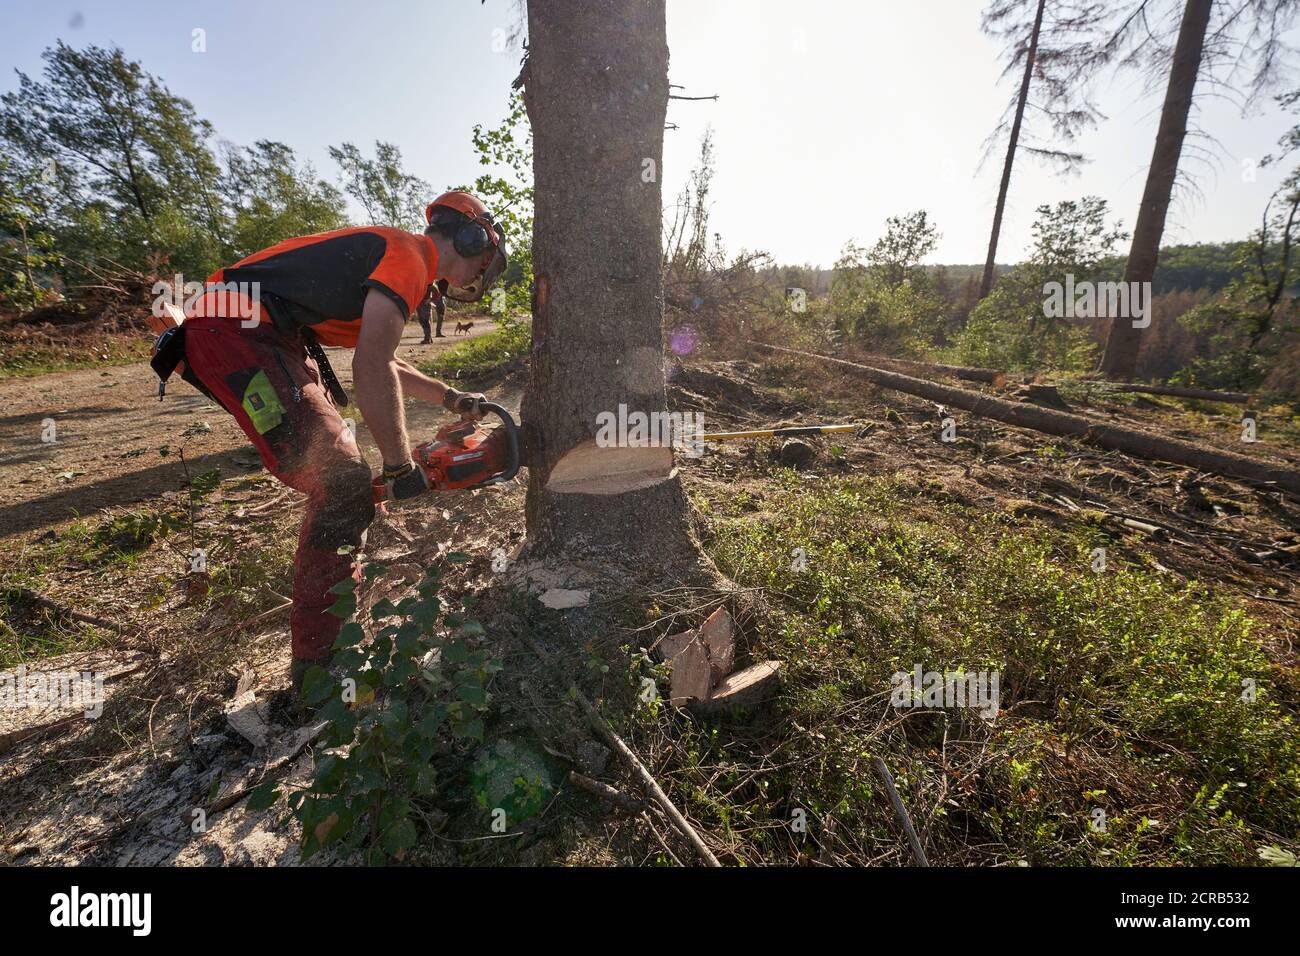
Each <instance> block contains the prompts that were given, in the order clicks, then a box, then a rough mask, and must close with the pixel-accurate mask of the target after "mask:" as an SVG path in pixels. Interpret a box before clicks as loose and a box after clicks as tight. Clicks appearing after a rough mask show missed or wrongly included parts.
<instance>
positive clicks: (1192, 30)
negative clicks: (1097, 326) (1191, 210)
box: [1101, 0, 1214, 380]
mask: <svg viewBox="0 0 1300 956" xmlns="http://www.w3.org/2000/svg"><path fill="white" fill-rule="evenodd" d="M1213 6H1214V3H1213V0H1187V5H1186V6H1185V7H1184V8H1183V21H1182V25H1181V26H1180V27H1179V29H1178V43H1177V45H1176V46H1175V47H1174V62H1173V67H1172V69H1171V70H1170V72H1169V88H1168V90H1167V91H1166V92H1165V103H1164V107H1163V108H1162V109H1161V111H1160V127H1159V129H1158V130H1157V131H1156V145H1155V150H1154V152H1153V153H1152V155H1151V168H1150V169H1149V170H1148V171H1147V184H1146V189H1145V190H1144V191H1143V193H1142V206H1141V208H1140V209H1139V210H1138V218H1137V225H1136V226H1134V227H1133V246H1132V248H1131V249H1130V251H1129V254H1128V264H1127V265H1126V266H1125V268H1124V281H1125V282H1128V283H1132V282H1150V281H1151V280H1152V279H1153V278H1154V277H1155V274H1156V263H1157V261H1158V260H1159V258H1160V238H1161V236H1162V235H1163V234H1164V231H1165V217H1166V216H1167V215H1168V213H1169V201H1170V199H1171V198H1172V197H1173V192H1174V182H1175V180H1176V179H1177V178H1178V160H1179V157H1180V156H1181V155H1182V152H1183V140H1184V139H1185V138H1186V137H1187V117H1188V114H1189V113H1190V112H1191V109H1192V91H1193V90H1194V89H1195V87H1196V77H1197V74H1198V73H1199V72H1200V69H1201V52H1202V50H1203V48H1204V46H1205V33H1206V30H1207V29H1208V28H1209V25H1210V10H1211V8H1212V7H1213ZM1141 345H1142V330H1141V329H1140V328H1135V327H1134V325H1133V318H1132V316H1120V315H1117V316H1113V317H1112V318H1111V322H1110V335H1109V336H1107V338H1106V352H1105V354H1104V355H1103V356H1102V360H1101V371H1102V372H1103V373H1104V374H1105V375H1106V376H1107V377H1108V378H1113V379H1118V380H1124V379H1129V378H1132V377H1133V373H1134V371H1135V370H1136V368H1137V359H1138V350H1139V348H1140V347H1141Z"/></svg>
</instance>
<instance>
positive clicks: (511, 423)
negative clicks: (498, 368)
mask: <svg viewBox="0 0 1300 956" xmlns="http://www.w3.org/2000/svg"><path fill="white" fill-rule="evenodd" d="M478 408H479V411H481V412H491V413H492V414H493V415H495V416H496V417H497V418H499V419H501V425H500V428H501V429H504V430H505V438H506V440H505V448H504V449H503V448H502V447H501V445H502V443H501V442H500V441H499V440H497V439H496V433H497V431H498V430H499V429H498V428H484V427H482V425H481V424H480V423H479V422H477V421H475V420H474V419H470V418H466V419H463V420H461V421H458V422H453V423H451V424H450V425H444V426H443V427H442V428H440V429H438V433H437V434H436V435H435V436H434V438H433V440H432V441H427V442H424V443H423V444H421V445H416V446H415V447H414V448H412V449H411V460H412V461H413V462H414V463H415V467H416V468H423V469H424V474H425V476H426V477H427V478H428V480H429V490H430V491H459V490H461V489H465V488H484V487H487V486H488V485H496V484H500V483H502V482H506V481H509V480H510V479H511V478H513V477H514V476H515V475H516V474H517V473H518V472H519V428H518V426H517V425H515V420H514V419H513V418H511V417H510V413H509V412H508V411H506V410H505V409H504V408H502V407H501V406H500V405H498V404H496V403H495V402H479V406H478ZM372 487H373V489H374V497H375V503H376V504H378V503H379V502H381V501H383V500H384V479H383V477H382V476H377V477H376V478H375V480H374V484H373V486H372Z"/></svg>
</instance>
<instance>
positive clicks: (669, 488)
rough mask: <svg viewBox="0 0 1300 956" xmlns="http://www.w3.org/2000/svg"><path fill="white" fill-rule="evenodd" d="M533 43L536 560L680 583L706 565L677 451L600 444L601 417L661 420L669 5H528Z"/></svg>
mask: <svg viewBox="0 0 1300 956" xmlns="http://www.w3.org/2000/svg"><path fill="white" fill-rule="evenodd" d="M528 35H529V36H528V49H529V52H528V62H527V65H526V67H525V71H524V74H523V76H524V84H525V88H524V103H525V105H526V107H527V110H528V118H529V121H530V122H531V124H532V129H533V178H534V184H535V193H536V211H535V218H534V222H533V270H534V275H535V286H534V292H533V347H532V363H531V380H530V382H529V387H528V390H527V393H526V394H525V396H524V402H523V407H522V420H523V427H524V430H525V436H526V439H525V440H526V442H527V445H528V448H529V477H528V497H527V506H526V514H527V537H528V545H527V549H526V552H525V553H526V557H528V558H529V559H545V561H546V564H547V566H548V567H553V566H555V564H557V563H559V564H565V563H568V564H574V563H581V564H582V565H583V566H584V567H587V568H593V567H594V568H598V569H599V570H600V572H601V573H617V572H618V571H619V570H626V571H628V572H631V573H633V574H636V573H637V572H647V573H648V574H652V575H654V576H656V577H660V576H668V577H672V576H675V575H674V571H673V569H674V568H676V567H682V568H689V566H691V565H698V562H699V557H698V552H697V550H696V547H695V544H694V541H693V539H692V537H691V534H690V530H689V521H688V508H687V502H686V498H685V495H684V494H683V491H682V487H681V483H680V480H679V478H678V476H677V472H676V469H675V468H674V467H673V455H672V450H671V448H663V447H656V448H626V447H622V448H608V447H595V444H594V441H593V438H594V436H596V435H597V430H598V421H597V416H598V415H599V414H600V413H602V412H605V413H611V414H614V415H617V413H618V411H619V406H620V405H625V406H626V407H627V409H628V410H629V411H640V412H644V413H647V414H648V413H652V412H657V411H659V412H661V411H664V410H665V409H666V394H665V384H664V365H663V283H662V271H661V270H662V264H661V253H662V235H661V232H662V200H661V193H662V190H661V186H660V174H661V166H662V159H663V129H664V117H665V113H666V110H667V105H668V44H667V37H666V29H665V20H664V0H603V2H601V3H591V2H589V0H545V2H534V3H530V4H529V6H528ZM557 465H558V466H559V468H558V469H557Z"/></svg>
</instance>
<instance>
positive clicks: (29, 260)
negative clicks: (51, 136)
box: [0, 158, 61, 309]
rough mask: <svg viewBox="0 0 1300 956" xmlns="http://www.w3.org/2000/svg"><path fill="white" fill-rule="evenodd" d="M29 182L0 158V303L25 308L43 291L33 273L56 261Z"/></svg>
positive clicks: (39, 271) (37, 301) (52, 245)
mask: <svg viewBox="0 0 1300 956" xmlns="http://www.w3.org/2000/svg"><path fill="white" fill-rule="evenodd" d="M39 219H40V210H39V208H38V207H37V206H36V205H35V200H34V199H33V198H32V190H31V184H30V183H28V182H26V181H24V180H23V179H22V178H21V177H20V176H18V175H17V174H14V173H13V172H12V171H11V169H10V165H9V163H8V161H7V160H5V159H3V158H0V270H2V271H0V303H2V304H6V305H13V306H16V307H18V308H20V309H28V308H31V307H32V306H35V305H36V304H38V303H39V302H40V300H41V298H42V295H43V291H42V289H41V286H40V284H39V282H38V281H37V275H38V274H39V273H41V272H42V271H44V270H46V269H48V268H51V267H53V266H56V265H58V264H59V262H60V261H61V260H60V257H59V255H58V254H57V253H56V252H55V250H54V237H53V236H52V235H50V233H48V232H46V231H45V230H44V229H43V228H41V226H40V225H39Z"/></svg>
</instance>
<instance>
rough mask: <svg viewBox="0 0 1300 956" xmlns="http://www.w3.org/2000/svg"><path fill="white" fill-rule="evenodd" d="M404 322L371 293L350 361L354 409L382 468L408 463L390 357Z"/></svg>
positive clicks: (398, 392)
mask: <svg viewBox="0 0 1300 956" xmlns="http://www.w3.org/2000/svg"><path fill="white" fill-rule="evenodd" d="M404 325H405V320H404V318H403V316H402V313H401V312H400V311H399V310H398V308H397V306H396V304H394V303H393V301H392V300H391V299H389V298H388V297H387V296H386V295H384V294H383V293H382V292H379V291H378V290H375V289H371V290H370V292H369V293H367V294H366V302H365V306H364V308H363V309H362V312H361V332H360V334H359V335H358V336H357V350H356V354H355V355H354V356H353V359H352V382H353V386H354V387H355V389H356V393H357V405H358V407H360V409H361V414H362V415H364V416H365V419H366V427H368V428H369V429H370V434H371V435H373V436H374V439H375V444H376V445H378V446H379V451H380V454H382V455H383V456H384V464H385V465H387V466H397V465H400V464H403V463H405V462H407V461H409V460H410V457H411V451H410V441H409V440H408V439H407V437H406V416H405V414H404V411H403V408H402V386H401V382H400V380H399V378H400V376H399V367H400V366H399V365H398V359H397V358H395V357H394V355H393V353H394V352H395V351H396V350H397V345H398V343H399V342H401V341H402V327H403V326H404Z"/></svg>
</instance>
